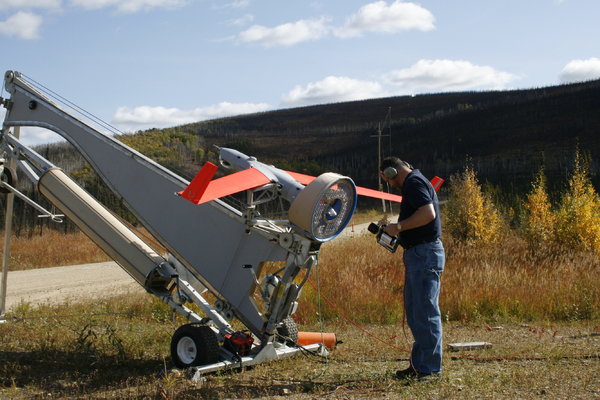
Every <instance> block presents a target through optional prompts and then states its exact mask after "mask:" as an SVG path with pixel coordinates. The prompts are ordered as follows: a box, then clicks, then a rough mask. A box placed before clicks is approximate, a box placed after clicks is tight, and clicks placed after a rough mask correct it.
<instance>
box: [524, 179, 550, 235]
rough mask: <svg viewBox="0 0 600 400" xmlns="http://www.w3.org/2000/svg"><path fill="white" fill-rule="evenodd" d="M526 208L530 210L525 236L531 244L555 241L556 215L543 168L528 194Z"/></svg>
mask: <svg viewBox="0 0 600 400" xmlns="http://www.w3.org/2000/svg"><path fill="white" fill-rule="evenodd" d="M525 209H526V210H527V211H528V213H527V220H526V226H525V237H526V239H527V241H528V242H529V244H530V245H537V244H538V243H548V242H551V241H554V240H555V226H556V216H555V215H554V213H553V211H552V205H551V203H550V200H549V199H548V192H547V190H546V176H545V174H544V169H543V168H542V169H541V170H540V172H539V173H538V175H537V176H536V178H535V181H534V182H533V185H532V189H531V192H529V194H528V195H527V199H526V200H525Z"/></svg>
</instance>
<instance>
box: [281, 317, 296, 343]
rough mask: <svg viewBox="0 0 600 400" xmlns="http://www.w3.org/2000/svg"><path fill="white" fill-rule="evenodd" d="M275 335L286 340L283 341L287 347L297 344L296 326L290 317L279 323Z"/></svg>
mask: <svg viewBox="0 0 600 400" xmlns="http://www.w3.org/2000/svg"><path fill="white" fill-rule="evenodd" d="M277 333H278V334H279V335H281V336H283V337H284V338H286V339H287V340H285V344H287V345H288V346H293V345H295V344H296V343H298V325H296V321H294V319H293V318H292V317H287V318H286V319H284V320H283V321H281V326H280V327H279V328H277Z"/></svg>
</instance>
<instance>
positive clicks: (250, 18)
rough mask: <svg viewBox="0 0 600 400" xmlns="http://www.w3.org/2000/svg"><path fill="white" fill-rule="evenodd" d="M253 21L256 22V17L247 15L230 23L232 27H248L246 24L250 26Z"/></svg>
mask: <svg viewBox="0 0 600 400" xmlns="http://www.w3.org/2000/svg"><path fill="white" fill-rule="evenodd" d="M252 21H254V15H252V14H245V15H243V16H241V17H239V18H236V19H234V20H231V21H230V23H231V24H232V25H246V24H249V23H250V22H252Z"/></svg>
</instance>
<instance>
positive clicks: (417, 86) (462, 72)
mask: <svg viewBox="0 0 600 400" xmlns="http://www.w3.org/2000/svg"><path fill="white" fill-rule="evenodd" d="M517 78H518V77H517V76H516V75H513V74H510V73H508V72H502V71H498V70H496V69H494V68H492V67H488V66H480V65H474V64H472V63H470V62H469V61H453V60H420V61H418V62H417V63H415V64H413V65H412V66H411V67H409V68H405V69H399V70H396V71H392V72H390V73H389V74H387V75H386V76H385V77H384V79H385V80H386V81H387V82H388V83H390V84H392V85H395V86H399V87H401V88H403V89H405V90H407V91H410V92H413V93H414V92H416V91H421V92H423V91H452V90H471V89H484V88H486V89H494V90H497V89H503V88H505V87H506V85H507V84H508V83H510V82H512V81H513V80H515V79H517Z"/></svg>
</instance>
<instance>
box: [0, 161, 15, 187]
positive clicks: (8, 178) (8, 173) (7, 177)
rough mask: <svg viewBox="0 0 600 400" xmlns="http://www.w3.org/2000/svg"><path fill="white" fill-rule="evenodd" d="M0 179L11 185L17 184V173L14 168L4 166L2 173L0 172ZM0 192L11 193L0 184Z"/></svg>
mask: <svg viewBox="0 0 600 400" xmlns="http://www.w3.org/2000/svg"><path fill="white" fill-rule="evenodd" d="M0 180H2V182H6V183H8V184H9V185H10V186H12V187H16V186H17V173H16V172H15V171H14V170H12V169H8V168H6V167H5V168H4V169H3V170H2V173H1V174H0ZM0 193H12V192H11V191H10V190H8V189H6V188H4V187H2V186H0Z"/></svg>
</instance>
